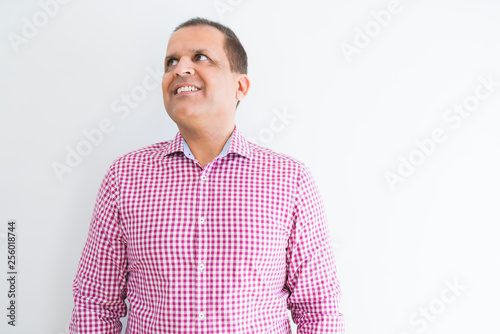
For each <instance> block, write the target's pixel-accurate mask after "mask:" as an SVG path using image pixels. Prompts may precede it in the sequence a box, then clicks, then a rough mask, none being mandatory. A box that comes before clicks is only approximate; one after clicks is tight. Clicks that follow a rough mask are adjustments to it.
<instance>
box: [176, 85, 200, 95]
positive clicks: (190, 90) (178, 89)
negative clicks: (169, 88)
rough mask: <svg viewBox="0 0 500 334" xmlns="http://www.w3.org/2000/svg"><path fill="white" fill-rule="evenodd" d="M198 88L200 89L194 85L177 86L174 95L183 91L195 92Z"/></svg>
mask: <svg viewBox="0 0 500 334" xmlns="http://www.w3.org/2000/svg"><path fill="white" fill-rule="evenodd" d="M199 90H200V89H199V88H198V87H195V86H182V87H179V88H177V90H176V91H175V95H177V94H180V93H183V92H196V91H199Z"/></svg>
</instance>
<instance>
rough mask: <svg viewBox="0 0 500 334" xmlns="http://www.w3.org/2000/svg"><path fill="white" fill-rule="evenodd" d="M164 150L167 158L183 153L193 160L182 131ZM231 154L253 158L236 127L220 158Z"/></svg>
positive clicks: (246, 142) (245, 141)
mask: <svg viewBox="0 0 500 334" xmlns="http://www.w3.org/2000/svg"><path fill="white" fill-rule="evenodd" d="M162 150H163V153H164V155H165V156H167V155H170V154H172V153H175V152H183V153H184V154H185V155H186V157H188V158H190V159H193V156H192V155H191V156H188V154H189V153H191V150H189V146H188V145H187V144H186V141H185V140H184V138H183V137H182V135H181V133H180V131H179V132H177V134H176V135H175V137H174V139H172V140H171V141H169V142H167V143H166V144H165V145H164V146H163V147H162ZM229 153H236V154H239V155H241V156H244V157H246V158H248V159H250V160H251V159H252V158H253V154H252V151H251V150H250V147H249V145H248V141H247V140H246V138H245V137H244V136H243V134H242V133H241V132H240V130H239V128H238V127H237V126H236V125H234V129H233V132H232V134H231V137H229V139H228V140H227V142H226V144H225V145H224V148H223V149H222V152H221V153H220V154H219V155H218V157H223V156H224V155H226V154H229Z"/></svg>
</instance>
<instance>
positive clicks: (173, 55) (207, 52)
mask: <svg viewBox="0 0 500 334" xmlns="http://www.w3.org/2000/svg"><path fill="white" fill-rule="evenodd" d="M189 51H190V52H191V53H192V54H198V53H205V54H208V55H211V52H210V51H209V50H207V49H191V50H189ZM178 58H179V56H178V55H177V54H176V53H172V54H169V55H167V56H166V57H165V62H167V61H169V60H170V59H178Z"/></svg>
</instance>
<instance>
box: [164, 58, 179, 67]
mask: <svg viewBox="0 0 500 334" xmlns="http://www.w3.org/2000/svg"><path fill="white" fill-rule="evenodd" d="M178 62H179V61H178V60H177V59H170V60H169V61H167V66H175V65H177V63H178Z"/></svg>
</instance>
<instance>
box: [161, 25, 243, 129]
mask: <svg viewBox="0 0 500 334" xmlns="http://www.w3.org/2000/svg"><path fill="white" fill-rule="evenodd" d="M246 73H247V56H246V52H245V50H244V48H243V46H242V45H241V43H240V42H239V40H238V38H237V37H236V35H235V34H234V32H233V31H232V30H231V29H229V28H227V27H225V26H223V25H221V24H219V23H217V22H213V21H209V20H206V19H200V18H196V19H191V20H189V21H186V22H184V23H182V24H180V25H179V26H177V27H176V28H175V30H174V32H173V34H172V36H171V37H170V40H169V43H168V46H167V56H166V58H165V74H164V76H163V82H162V90H163V101H164V104H165V108H166V110H167V113H168V114H169V116H170V117H171V118H172V120H174V121H175V122H176V123H178V124H179V122H181V123H183V124H189V123H190V122H195V123H198V125H200V124H201V123H203V124H205V125H209V124H207V123H213V122H220V121H223V122H231V119H232V121H233V122H234V111H235V109H236V107H237V105H238V103H239V101H240V100H242V99H243V98H244V97H245V96H246V95H247V93H248V88H249V85H250V82H249V80H248V77H247V76H246Z"/></svg>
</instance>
